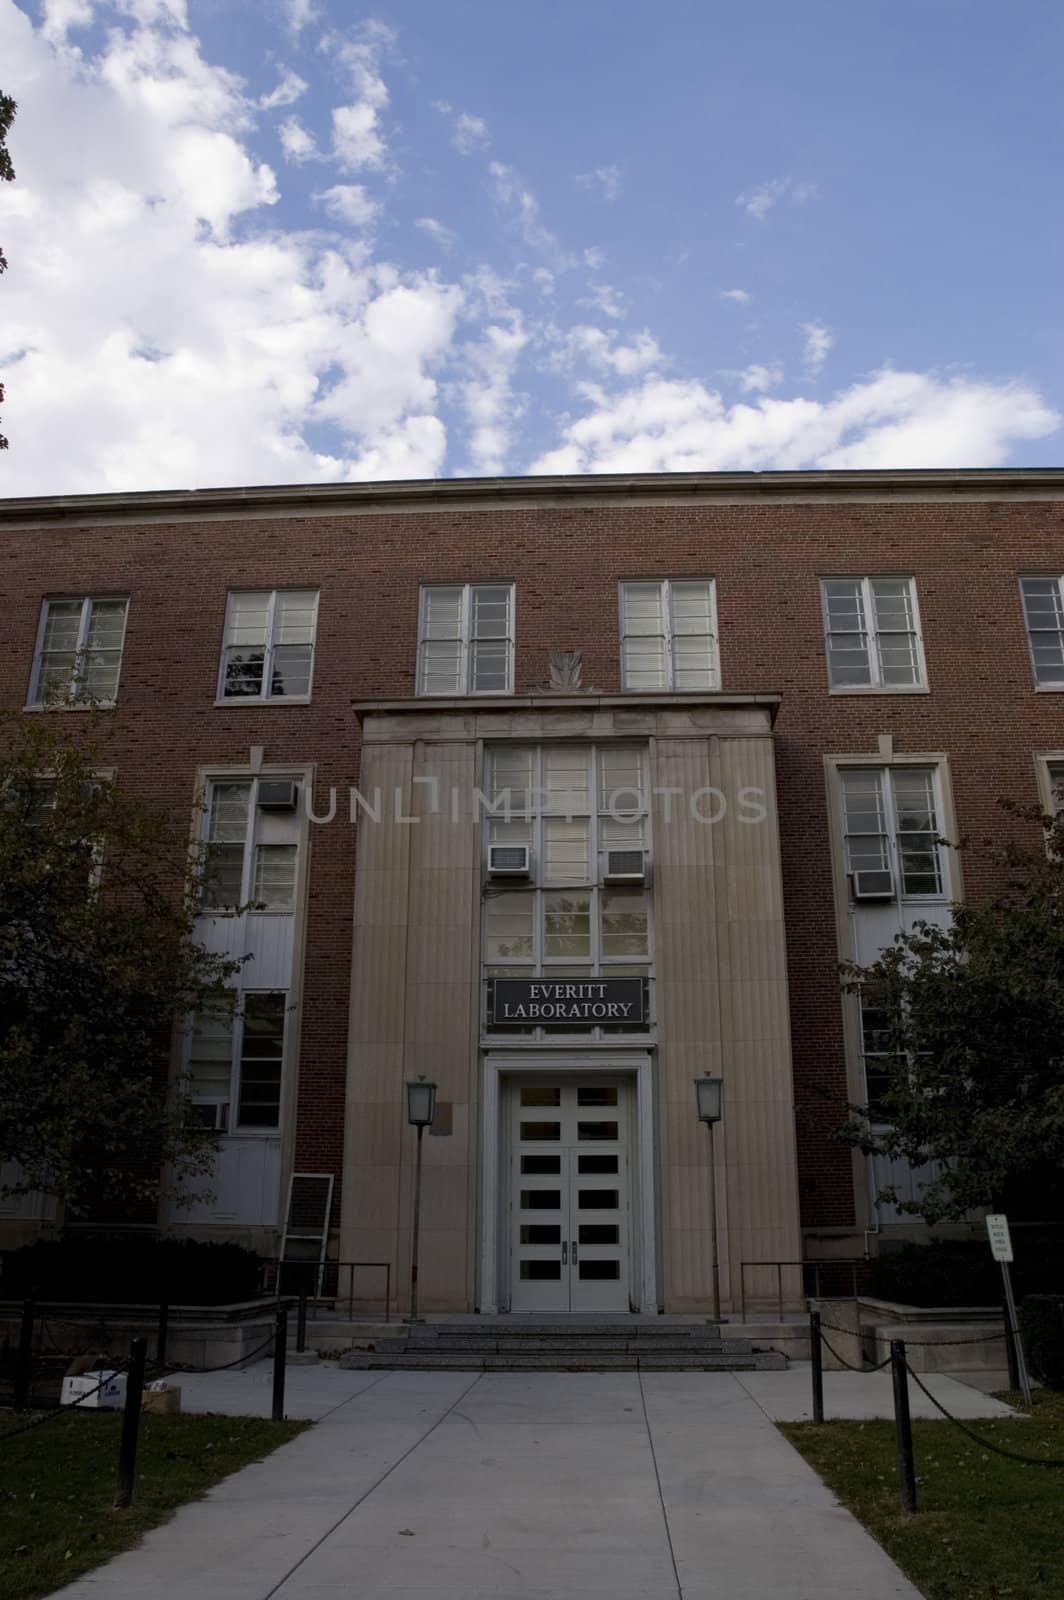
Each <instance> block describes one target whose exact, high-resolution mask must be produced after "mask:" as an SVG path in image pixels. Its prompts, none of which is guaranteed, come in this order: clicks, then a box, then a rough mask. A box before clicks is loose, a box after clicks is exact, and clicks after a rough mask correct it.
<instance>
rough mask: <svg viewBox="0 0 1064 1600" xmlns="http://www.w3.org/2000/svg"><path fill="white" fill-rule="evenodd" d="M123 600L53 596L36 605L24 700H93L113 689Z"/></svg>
mask: <svg viewBox="0 0 1064 1600" xmlns="http://www.w3.org/2000/svg"><path fill="white" fill-rule="evenodd" d="M128 609H129V601H128V600H125V599H116V598H114V597H113V596H111V595H81V596H76V597H71V596H57V597H56V598H54V599H51V598H50V599H48V600H46V601H45V602H44V605H43V607H42V608H41V622H40V627H39V629H38V632H37V649H36V652H35V654H34V659H33V675H32V679H31V682H30V693H29V702H28V703H29V704H30V705H34V706H37V705H51V706H58V705H70V704H71V703H72V702H75V701H81V702H88V701H95V702H96V703H97V704H101V703H102V704H104V705H110V704H112V703H113V702H114V700H115V697H116V696H117V694H118V676H119V673H120V671H121V668H122V645H123V642H124V640H125V634H126V612H127V611H128Z"/></svg>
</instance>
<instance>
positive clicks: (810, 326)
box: [802, 322, 835, 377]
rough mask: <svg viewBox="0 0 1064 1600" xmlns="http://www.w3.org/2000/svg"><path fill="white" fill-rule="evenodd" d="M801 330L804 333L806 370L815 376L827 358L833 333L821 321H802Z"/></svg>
mask: <svg viewBox="0 0 1064 1600" xmlns="http://www.w3.org/2000/svg"><path fill="white" fill-rule="evenodd" d="M802 332H803V333H804V335H805V352H804V361H805V366H806V370H807V371H808V372H809V373H810V374H811V375H812V376H813V377H815V376H816V374H817V373H818V372H819V371H820V369H821V367H822V366H823V365H824V362H825V361H826V360H827V358H828V351H829V350H830V349H831V347H832V345H833V344H834V343H835V335H834V334H833V333H832V331H831V329H830V328H825V327H824V325H823V323H821V322H803V323H802Z"/></svg>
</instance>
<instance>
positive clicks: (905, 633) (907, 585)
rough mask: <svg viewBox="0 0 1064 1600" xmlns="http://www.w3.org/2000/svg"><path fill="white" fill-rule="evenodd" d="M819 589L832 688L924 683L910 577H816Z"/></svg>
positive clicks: (900, 687) (917, 686) (886, 688)
mask: <svg viewBox="0 0 1064 1600" xmlns="http://www.w3.org/2000/svg"><path fill="white" fill-rule="evenodd" d="M820 589H821V594H822V596H823V604H824V631H825V636H826V639H827V656H828V682H829V684H830V686H831V688H832V689H838V690H853V691H857V690H862V689H866V690H874V689H878V690H882V691H885V692H888V693H896V692H898V691H902V690H906V689H926V688H927V672H926V669H925V666H924V651H923V642H922V640H921V638H920V619H919V614H918V612H917V608H916V582H915V580H914V579H913V578H822V579H821V580H820Z"/></svg>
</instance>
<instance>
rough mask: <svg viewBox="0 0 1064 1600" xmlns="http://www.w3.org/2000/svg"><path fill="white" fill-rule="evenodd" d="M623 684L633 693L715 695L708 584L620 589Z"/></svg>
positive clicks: (669, 581)
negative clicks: (710, 691)
mask: <svg viewBox="0 0 1064 1600" xmlns="http://www.w3.org/2000/svg"><path fill="white" fill-rule="evenodd" d="M621 684H622V687H623V688H625V689H630V690H633V691H640V690H648V689H674V690H678V691H683V690H687V691H692V690H696V689H719V687H720V672H719V669H718V664H717V616H716V595H715V589H714V584H713V582H712V580H711V579H708V578H682V579H681V578H664V579H661V580H654V581H650V582H642V581H640V582H626V583H622V584H621Z"/></svg>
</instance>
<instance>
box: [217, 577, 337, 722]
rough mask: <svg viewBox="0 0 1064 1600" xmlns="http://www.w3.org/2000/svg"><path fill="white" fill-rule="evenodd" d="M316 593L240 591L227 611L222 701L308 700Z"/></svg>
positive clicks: (220, 680)
mask: <svg viewBox="0 0 1064 1600" xmlns="http://www.w3.org/2000/svg"><path fill="white" fill-rule="evenodd" d="M317 629H318V591H317V589H237V590H233V591H232V592H231V593H230V595H229V599H228V603H227V605H226V611H225V643H224V645H223V647H222V663H221V668H220V671H219V678H218V698H219V699H220V700H309V699H310V685H311V678H312V676H313V668H314V641H315V636H316V634H317Z"/></svg>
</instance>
